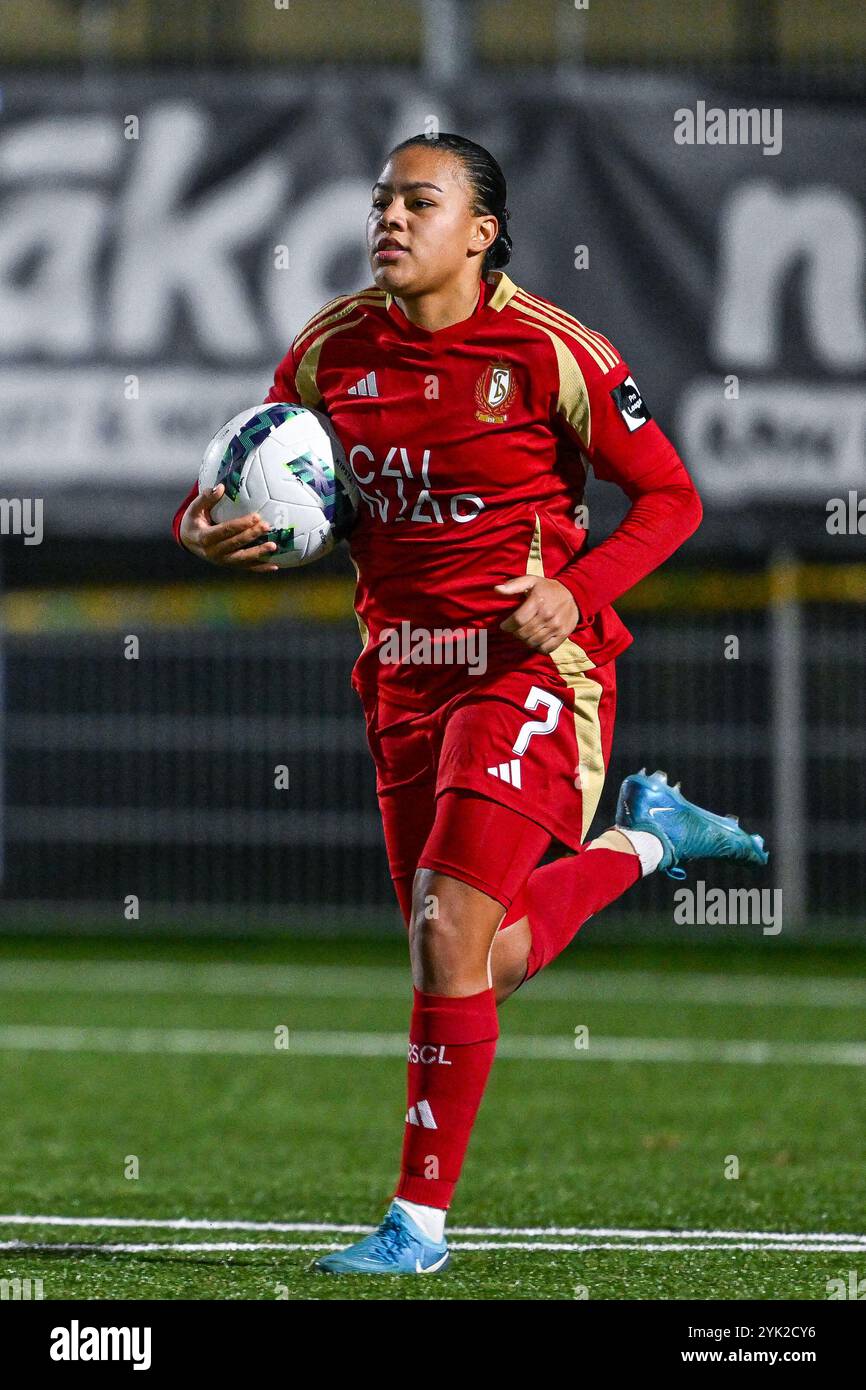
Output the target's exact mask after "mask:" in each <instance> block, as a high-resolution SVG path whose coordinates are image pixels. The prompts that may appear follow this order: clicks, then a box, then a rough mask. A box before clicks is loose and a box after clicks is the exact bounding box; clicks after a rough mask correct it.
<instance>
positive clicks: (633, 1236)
mask: <svg viewBox="0 0 866 1390" xmlns="http://www.w3.org/2000/svg"><path fill="white" fill-rule="evenodd" d="M2 1226H52V1227H57V1228H60V1227H64V1226H72V1227H74V1228H75V1229H77V1230H96V1229H105V1228H107V1229H110V1230H136V1231H138V1230H144V1229H151V1230H153V1229H157V1230H161V1231H259V1232H263V1231H281V1232H285V1233H291V1232H294V1233H296V1234H303V1233H307V1234H311V1235H325V1234H334V1235H343V1236H345V1235H367V1234H368V1233H369V1232H370V1231H372V1230H374V1229H375V1228H374V1227H373V1226H369V1225H361V1226H356V1225H352V1224H349V1223H346V1222H337V1221H238V1220H233V1221H216V1220H213V1219H212V1218H194V1217H188V1216H176V1217H168V1218H166V1219H165V1220H160V1219H158V1218H156V1217H134V1216H47V1215H39V1216H33V1215H28V1214H27V1213H24V1212H15V1213H7V1214H6V1215H2V1214H0V1227H2ZM449 1232H450V1234H451V1235H452V1236H487V1237H494V1236H495V1237H506V1236H521V1237H524V1238H525V1237H548V1238H553V1237H554V1236H557V1237H568V1238H571V1239H573V1238H574V1237H575V1236H581V1237H587V1238H590V1239H594V1240H600V1239H605V1240H608V1239H613V1238H620V1239H623V1240H630V1241H639V1242H642V1241H646V1240H665V1241H669V1240H677V1241H685V1240H702V1241H707V1240H708V1241H749V1242H767V1241H769V1242H772V1243H774V1244H776V1243H785V1242H791V1243H801V1242H804V1241H807V1242H812V1241H814V1242H820V1243H827V1242H834V1241H836V1242H845V1243H847V1244H849V1245H850V1244H853V1245H858V1246H866V1233H864V1234H862V1235H857V1234H852V1233H851V1232H834V1231H727V1230H692V1231H677V1230H672V1229H670V1228H664V1227H662V1228H660V1229H657V1228H655V1227H649V1228H647V1229H644V1228H642V1227H639V1226H454V1227H449Z"/></svg>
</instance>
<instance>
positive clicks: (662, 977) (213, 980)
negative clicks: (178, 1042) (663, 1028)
mask: <svg viewBox="0 0 866 1390" xmlns="http://www.w3.org/2000/svg"><path fill="white" fill-rule="evenodd" d="M43 991H44V992H56V991H66V992H69V993H75V994H89V993H95V994H185V995H190V994H201V995H248V996H249V995H261V996H268V997H280V998H282V997H284V996H286V995H297V994H303V995H306V996H307V997H308V998H323V999H324V998H344V999H401V1000H405V999H408V998H409V997H410V995H411V989H410V983H409V976H408V973H407V972H406V971H404V970H401V969H398V968H395V967H391V966H384V967H377V966H354V967H344V966H333V965H321V966H318V965H317V966H280V965H267V964H260V965H255V964H254V965H240V964H235V963H233V962H231V961H222V962H216V963H213V964H206V963H184V962H179V961H170V960H166V961H128V962H123V961H104V960H82V961H40V960H32V959H15V960H3V961H0V992H5V993H29V992H36V993H40V992H43ZM518 998H526V999H528V1000H530V1001H531V1002H536V1003H539V1002H566V1003H583V1002H586V1001H590V1002H591V1001H593V1000H600V1001H607V1002H610V1003H628V1004H638V1003H642V1004H661V1005H666V1004H672V1003H677V1004H710V1005H713V1004H716V1005H742V1006H753V1007H760V1008H768V1007H773V1006H776V1007H782V1008H833V1009H842V1008H862V1007H864V1006H866V982H864V981H862V980H846V979H834V978H832V977H829V976H827V977H817V976H816V977H814V978H811V977H809V978H788V979H785V978H781V979H780V978H779V977H778V976H775V977H774V976H772V975H767V976H762V975H737V974H733V975H707V974H704V973H703V972H701V971H688V972H679V971H676V972H666V971H656V970H633V971H632V970H630V971H617V970H593V969H587V970H576V969H575V970H573V971H569V972H568V973H564V972H563V973H561V974H559V973H554V974H550V975H545V976H542V977H541V978H539V979H538V980H533V981H532V983H531V984H529V985H528V986H527V987H526V988H525V990H524V991H521V993H520V995H518Z"/></svg>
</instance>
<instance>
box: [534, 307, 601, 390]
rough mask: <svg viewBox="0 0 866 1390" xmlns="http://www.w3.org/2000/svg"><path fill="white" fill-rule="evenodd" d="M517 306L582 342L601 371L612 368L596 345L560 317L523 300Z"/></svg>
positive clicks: (537, 319) (550, 326) (544, 323)
mask: <svg viewBox="0 0 866 1390" xmlns="http://www.w3.org/2000/svg"><path fill="white" fill-rule="evenodd" d="M515 308H519V309H520V310H521V311H522V313H524V314H528V315H529V316H530V317H531V318H533V319H535V320H536V322H538V323H540V324H543V325H545V326H546V327H548V328H552V329H555V330H556V332H557V333H562V334H564V335H565V337H567V338H573V339H574V341H575V342H576V343H579V344H580V346H581V347H582V348H583V349H584V351H585V352H588V353H589V355H590V357H591V358H592V359H593V361H594V362H595V364H596V366H597V367H598V368H599V370H600V371H602V372H607V371H609V370H610V367H609V366H608V363H607V362H606V361H605V359H604V358H603V357H601V356H600V355H599V353H598V352H597V351H596V349H595V347H594V346H593V345H592V344H591V343H590V342H588V341H587V340H586V339H585V338H583V337H581V335H580V334H579V333H576V332H575V331H574V329H572V328H566V327H565V325H564V324H562V323H560V321H559V320H558V319H555V318H552V317H551V316H550V315H549V314H545V313H542V312H541V310H539V309H536V308H534V306H533V305H531V304H527V303H525V302H524V301H523V300H520V301H519V303H517V304H515Z"/></svg>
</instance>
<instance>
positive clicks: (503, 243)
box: [487, 232, 512, 270]
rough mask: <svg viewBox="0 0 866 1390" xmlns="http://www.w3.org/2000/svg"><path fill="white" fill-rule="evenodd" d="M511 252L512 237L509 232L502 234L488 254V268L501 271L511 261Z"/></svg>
mask: <svg viewBox="0 0 866 1390" xmlns="http://www.w3.org/2000/svg"><path fill="white" fill-rule="evenodd" d="M511 251H512V246H511V237H510V236H509V235H508V233H507V232H500V233H499V235H498V237H497V238H496V240H495V241H494V243H493V245H492V246H491V248H490V250H489V251H488V252H487V268H488V269H489V270H501V269H502V268H503V266H506V265H508V262H509V261H510V260H511Z"/></svg>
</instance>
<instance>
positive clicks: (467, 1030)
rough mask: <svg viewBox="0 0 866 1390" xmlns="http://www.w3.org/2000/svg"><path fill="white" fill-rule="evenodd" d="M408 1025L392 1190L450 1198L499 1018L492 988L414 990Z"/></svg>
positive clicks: (427, 1202)
mask: <svg viewBox="0 0 866 1390" xmlns="http://www.w3.org/2000/svg"><path fill="white" fill-rule="evenodd" d="M414 993H415V1002H414V1005H413V1008H412V1022H411V1025H410V1029H409V1086H408V1094H409V1108H408V1111H407V1114H406V1128H405V1131H404V1135H403V1161H402V1163H401V1165H400V1182H399V1183H398V1185H397V1191H396V1192H395V1194H394V1195H395V1196H396V1197H405V1199H406V1201H407V1202H418V1203H420V1204H421V1205H422V1206H427V1207H447V1206H448V1205H449V1203H450V1201H451V1197H452V1195H453V1192H454V1188H455V1187H456V1185H457V1179H458V1178H459V1177H460V1169H461V1167H462V1166H463V1158H464V1155H465V1153H466V1147H467V1145H468V1143H469V1135H470V1134H471V1132H472V1126H473V1124H474V1123H475V1116H476V1114H477V1113H478V1107H479V1105H480V1104H481V1097H482V1096H483V1094H484V1087H485V1086H486V1085H487V1077H488V1076H489V1074H490V1068H491V1066H492V1065H493V1054H494V1052H495V1051H496V1039H497V1037H498V1036H499V1019H498V1017H497V1013H496V997H495V995H494V992H493V990H492V989H483V990H481V992H480V994H470V995H468V996H466V997H465V998H463V999H459V998H452V997H450V996H448V995H443V994H424V993H422V991H421V990H419V989H416V990H415V992H414Z"/></svg>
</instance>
